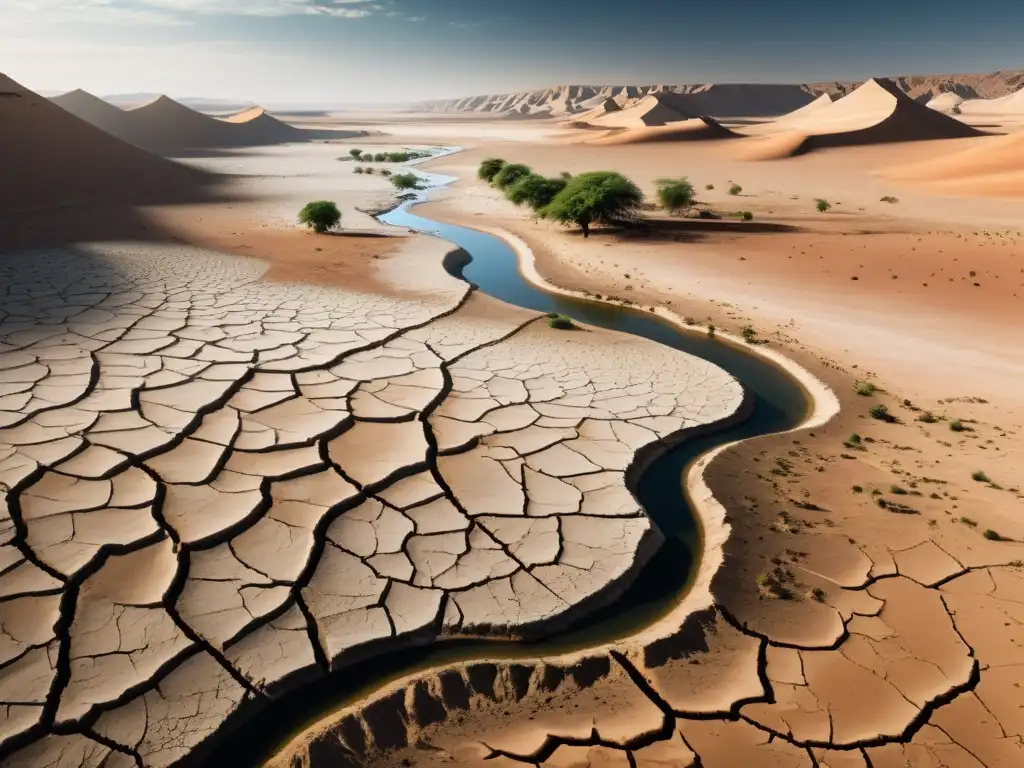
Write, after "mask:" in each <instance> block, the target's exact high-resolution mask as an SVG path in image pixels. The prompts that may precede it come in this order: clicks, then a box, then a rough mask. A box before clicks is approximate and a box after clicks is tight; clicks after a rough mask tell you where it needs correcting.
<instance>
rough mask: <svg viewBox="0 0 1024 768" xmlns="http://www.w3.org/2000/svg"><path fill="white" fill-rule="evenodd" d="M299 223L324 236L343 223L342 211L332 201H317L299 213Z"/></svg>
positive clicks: (307, 204)
mask: <svg viewBox="0 0 1024 768" xmlns="http://www.w3.org/2000/svg"><path fill="white" fill-rule="evenodd" d="M299 223H300V224H304V225H306V226H307V227H309V228H310V229H312V230H313V231H314V232H316V233H317V234H318V235H322V234H324V233H325V232H327V231H328V230H331V229H334V228H335V227H336V226H338V224H340V223H341V211H339V210H338V206H337V205H335V204H334V203H333V202H331V201H330V200H315V201H314V202H312V203H306V205H305V206H303V208H302V210H301V211H299Z"/></svg>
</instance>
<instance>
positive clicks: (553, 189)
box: [505, 173, 569, 211]
mask: <svg viewBox="0 0 1024 768" xmlns="http://www.w3.org/2000/svg"><path fill="white" fill-rule="evenodd" d="M568 183H569V182H568V181H566V180H565V179H562V178H556V179H549V178H547V177H546V176H541V175H540V174H537V173H531V174H529V175H528V176H523V177H522V178H521V179H519V181H517V182H516V183H515V184H512V185H510V186H508V187H506V188H505V197H507V198H508V199H509V200H511V201H512V202H513V203H515V204H516V205H523V204H524V203H525V204H527V205H529V206H530V207H531V208H532V209H533V210H535V211H539V210H540V209H541V208H543V207H544V206H546V205H548V204H549V203H550V202H551V201H552V200H554V199H555V195H557V194H558V193H559V192H561V191H562V190H563V189H565V187H566V185H567V184H568Z"/></svg>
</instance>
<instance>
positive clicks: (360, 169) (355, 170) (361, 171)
mask: <svg viewBox="0 0 1024 768" xmlns="http://www.w3.org/2000/svg"><path fill="white" fill-rule="evenodd" d="M352 173H358V174H360V175H361V174H364V173H366V169H365V168H363V166H361V165H357V166H356V167H355V168H353V169H352Z"/></svg>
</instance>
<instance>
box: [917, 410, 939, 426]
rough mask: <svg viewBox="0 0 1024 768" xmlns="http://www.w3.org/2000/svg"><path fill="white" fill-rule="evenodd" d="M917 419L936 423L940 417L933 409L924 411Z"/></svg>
mask: <svg viewBox="0 0 1024 768" xmlns="http://www.w3.org/2000/svg"><path fill="white" fill-rule="evenodd" d="M917 420H918V421H923V422H924V423H925V424H934V423H935V422H937V421H938V420H939V417H938V416H936V415H935V414H934V413H932V412H931V411H925V412H924V413H922V414H921V415H920V416H918V417H917Z"/></svg>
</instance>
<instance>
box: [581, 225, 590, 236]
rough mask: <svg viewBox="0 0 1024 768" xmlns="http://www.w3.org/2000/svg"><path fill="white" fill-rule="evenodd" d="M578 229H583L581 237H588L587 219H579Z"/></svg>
mask: <svg viewBox="0 0 1024 768" xmlns="http://www.w3.org/2000/svg"><path fill="white" fill-rule="evenodd" d="M580 229H582V230H583V237H584V239H586V238H588V237H590V222H589V221H581V222H580Z"/></svg>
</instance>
